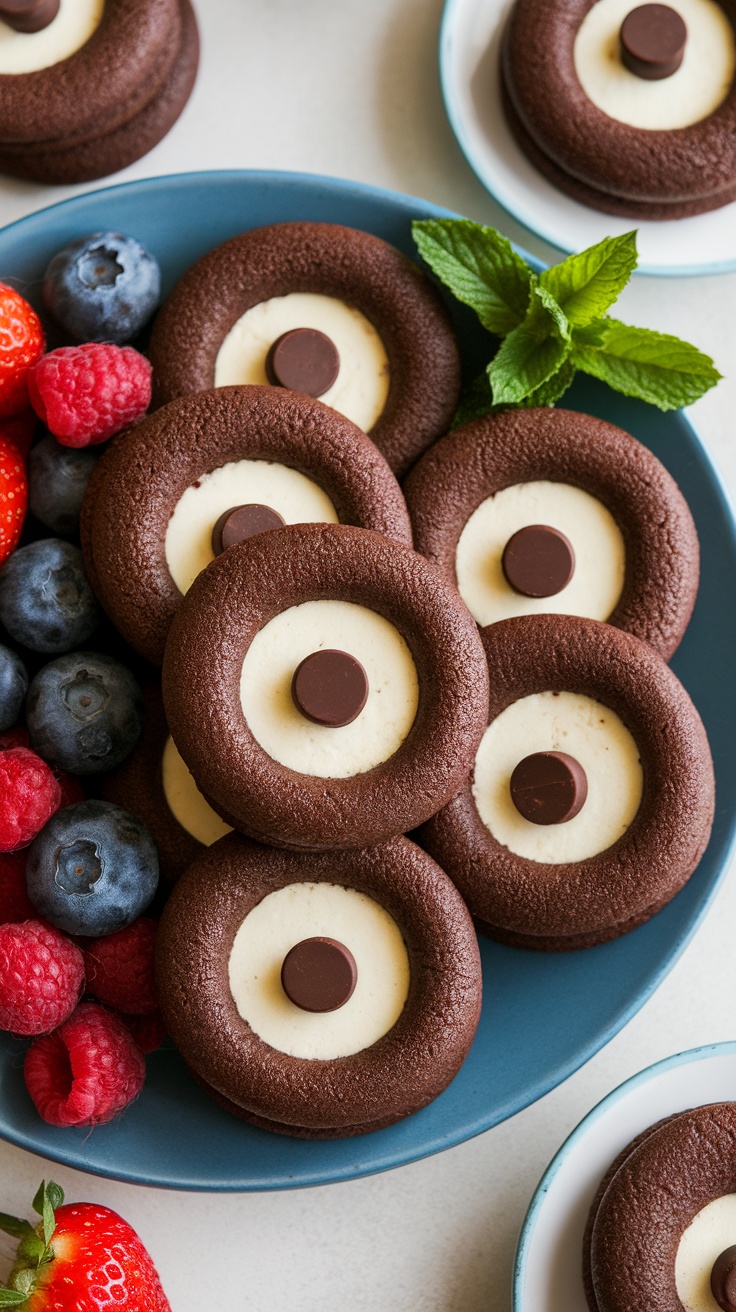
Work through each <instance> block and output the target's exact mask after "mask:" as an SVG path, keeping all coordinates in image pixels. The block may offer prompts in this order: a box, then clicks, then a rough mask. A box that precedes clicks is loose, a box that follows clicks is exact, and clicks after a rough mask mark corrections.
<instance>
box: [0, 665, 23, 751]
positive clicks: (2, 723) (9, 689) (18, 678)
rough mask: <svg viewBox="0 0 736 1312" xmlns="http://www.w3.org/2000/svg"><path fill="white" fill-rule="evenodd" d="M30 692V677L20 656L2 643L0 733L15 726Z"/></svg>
mask: <svg viewBox="0 0 736 1312" xmlns="http://www.w3.org/2000/svg"><path fill="white" fill-rule="evenodd" d="M27 691H28V675H27V674H26V667H25V665H24V664H23V662H22V660H21V658H20V656H16V654H15V652H14V651H11V650H10V648H9V647H4V646H3V644H2V643H0V733H2V732H3V731H4V730H5V729H9V728H10V726H11V724H15V722H16V720H17V719H18V716H19V715H20V708H21V706H22V705H23V698H24V697H25V695H26V693H27Z"/></svg>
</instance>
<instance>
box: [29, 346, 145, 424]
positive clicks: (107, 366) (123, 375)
mask: <svg viewBox="0 0 736 1312" xmlns="http://www.w3.org/2000/svg"><path fill="white" fill-rule="evenodd" d="M28 390H29V393H30V397H31V404H32V406H33V408H34V410H35V411H36V414H37V415H39V416H40V418H41V419H43V421H44V423H45V424H47V425H48V427H49V428H50V429H51V432H52V433H53V434H54V436H55V437H56V438H57V439H58V440H59V442H61V445H62V446H94V445H96V444H97V443H98V442H106V441H107V439H108V437H112V436H113V435H114V434H115V433H119V432H120V430H121V428H125V426H126V424H131V423H132V422H133V420H134V419H140V417H141V415H142V414H145V412H146V410H147V409H148V407H149V405H150V404H151V365H150V363H149V361H148V360H147V359H146V358H145V356H143V355H141V354H140V352H139V351H135V350H133V347H132V346H112V345H110V344H109V343H107V342H85V344H84V345H83V346H60V347H59V348H58V350H56V351H49V353H48V355H44V356H43V357H42V358H41V359H40V360H39V362H38V364H36V365H34V367H33V369H32V370H31V371H30V373H29V375H28Z"/></svg>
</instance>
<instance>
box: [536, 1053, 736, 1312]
mask: <svg viewBox="0 0 736 1312" xmlns="http://www.w3.org/2000/svg"><path fill="white" fill-rule="evenodd" d="M732 1055H736V1039H726V1040H724V1041H723V1042H720V1043H704V1044H701V1045H700V1046H699V1047H697V1048H687V1049H685V1051H683V1052H676V1053H673V1054H672V1056H670V1057H662V1058H660V1060H659V1061H655V1062H652V1064H651V1066H645V1067H644V1068H643V1070H640V1071H636V1072H635V1074H634V1075H630V1076H629V1078H628V1079H626V1080H623V1081H622V1083H621V1084H617V1085H616V1087H615V1088H614V1089H611V1091H610V1093H607V1094H605V1095H604V1097H603V1098H601V1099H600V1101H599V1102H597V1103H596V1104H595V1106H594V1107H592V1108H591V1110H590V1111H589V1112H588V1113H587V1114H586V1115H585V1116H584V1117H583V1119H582V1120H581V1121H579V1122H578V1124H577V1125H576V1126H575V1128H574V1130H571V1132H570V1134H568V1136H567V1138H566V1139H565V1140H564V1142H563V1143H562V1144H561V1145H560V1147H559V1148H558V1149H557V1152H556V1153H555V1155H554V1157H553V1158H552V1161H551V1162H550V1164H549V1166H548V1167H547V1169H546V1170H545V1172H544V1175H543V1176H542V1178H541V1180H540V1181H539V1184H538V1185H537V1187H536V1189H535V1190H534V1193H533V1195H532V1200H531V1202H530V1204H529V1207H528V1209H527V1212H526V1216H525V1217H524V1222H523V1224H522V1227H521V1232H520V1234H519V1240H518V1243H517V1246H516V1253H515V1256H514V1274H513V1312H524V1304H523V1300H524V1288H523V1285H524V1276H525V1272H526V1259H527V1253H528V1251H529V1245H530V1243H531V1238H532V1234H533V1231H534V1227H535V1225H536V1222H537V1217H538V1215H539V1211H540V1209H541V1207H542V1205H543V1204H544V1201H545V1199H546V1196H547V1193H548V1192H549V1189H550V1186H551V1184H552V1182H553V1180H554V1179H555V1177H556V1175H557V1173H558V1171H559V1170H560V1168H561V1167H562V1164H563V1162H564V1161H565V1160H566V1158H567V1155H568V1153H569V1152H570V1150H571V1149H572V1148H574V1147H575V1145H576V1144H577V1143H579V1141H580V1140H581V1139H584V1138H585V1136H586V1134H587V1133H588V1131H589V1130H590V1128H591V1127H592V1126H593V1125H595V1124H596V1122H597V1121H599V1120H600V1118H601V1117H602V1116H604V1115H605V1114H606V1113H607V1112H608V1111H609V1110H610V1108H612V1107H614V1106H615V1105H616V1103H617V1102H619V1101H620V1099H621V1098H623V1097H625V1096H626V1094H628V1093H631V1092H633V1091H634V1090H635V1089H637V1088H639V1087H640V1086H641V1085H643V1084H648V1083H649V1081H650V1080H652V1079H654V1078H655V1076H657V1075H660V1074H663V1073H664V1072H665V1071H668V1070H674V1069H675V1068H676V1067H677V1066H686V1065H689V1064H692V1063H694V1062H696V1061H704V1060H707V1059H708V1058H710V1057H721V1056H723V1057H725V1056H732Z"/></svg>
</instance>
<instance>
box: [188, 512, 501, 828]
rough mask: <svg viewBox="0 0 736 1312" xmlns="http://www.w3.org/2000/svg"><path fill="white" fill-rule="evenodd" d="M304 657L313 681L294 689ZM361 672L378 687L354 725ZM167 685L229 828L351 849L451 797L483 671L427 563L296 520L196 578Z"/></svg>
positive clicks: (479, 727) (478, 729)
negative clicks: (340, 660) (343, 666)
mask: <svg viewBox="0 0 736 1312" xmlns="http://www.w3.org/2000/svg"><path fill="white" fill-rule="evenodd" d="M213 635H216V641H214V642H213V640H212V638H213ZM335 651H337V652H339V653H340V654H341V655H342V656H344V657H346V658H347V669H348V671H349V674H345V677H344V679H343V677H342V676H340V677H339V678H336V677H335V676H334V672H333V673H330V671H329V670H328V671H327V678H326V681H325V686H324V687H321V686H320V679H319V678H318V677H316V675H319V673H320V671H319V665H320V664H321V663H322V662H321V659H320V661H318V662H317V663H316V666H317V668H316V672H315V668H314V663H313V660H312V658H313V657H314V656H315V655H317V654H319V656H320V658H321V657H328V660H327V665H331V661H330V659H329V656H330V654H331V653H334V652H335ZM307 659H309V662H310V664H311V665H312V670H311V673H312V676H315V677H313V678H311V679H300V678H298V679H296V681H295V677H294V676H295V675H296V674H298V672H299V671H300V669H301V667H302V666H304V665H305V663H306V661H307ZM351 660H352V665H351V664H350V662H351ZM356 665H357V666H358V667H362V671H363V676H364V679H365V682H367V685H368V695H367V702H366V705H365V709H364V710H363V711H361V712H358V713H357V718H355V716H356V710H357V705H358V703H359V701H360V700H361V699H362V697H363V695H364V694H365V686H364V683H363V682H362V681H361V679H360V668H359V669H358V670H357V671H356V670H355V668H354V666H356ZM322 673H324V670H323V671H322ZM163 694H164V704H165V707H166V715H167V718H168V721H169V724H170V726H171V732H172V735H173V737H174V740H175V742H176V744H177V747H178V748H179V750H180V752H181V754H182V756H183V758H184V760H185V761H186V763H187V765H188V766H189V768H190V770H191V771H192V774H193V775H194V778H195V779H196V781H197V783H198V785H199V787H200V788H201V790H202V792H203V793H204V795H205V796H206V797H207V800H208V801H209V802H211V804H212V805H213V806H214V808H215V810H217V811H218V812H219V813H220V814H221V815H222V816H223V818H224V819H225V820H227V821H228V822H229V823H230V824H233V825H234V826H235V827H236V828H237V829H240V830H242V831H243V832H245V833H248V834H250V835H251V836H252V837H254V838H257V839H258V840H260V841H265V842H271V843H274V844H276V845H278V846H283V847H290V848H297V849H320V848H341V847H359V846H363V845H364V844H367V843H378V842H381V841H382V840H384V839H386V838H390V837H393V836H394V835H395V834H399V833H403V832H404V831H405V830H406V829H409V828H411V827H412V826H414V825H417V824H420V823H421V821H422V820H426V819H427V818H428V817H429V816H430V815H432V814H433V813H434V812H435V811H436V810H438V809H439V807H440V806H443V805H444V804H445V802H446V801H448V800H449V798H450V797H452V796H453V795H454V793H455V792H457V790H458V788H459V787H460V786H461V785H462V783H463V781H464V779H465V778H466V777H467V773H468V771H469V769H470V766H471V764H472V760H473V756H474V753H475V750H476V747H477V745H478V742H479V741H480V737H481V735H482V733H483V727H484V723H485V712H486V700H485V699H486V697H487V670H486V664H485V659H484V655H483V647H482V644H481V642H480V639H479V638H478V632H477V628H476V626H475V624H474V622H473V619H472V617H471V615H470V614H469V613H468V611H467V610H466V609H465V607H464V605H463V603H462V601H461V600H460V598H459V597H458V595H457V593H456V592H455V590H454V588H452V587H450V586H449V585H448V584H447V583H446V582H445V580H444V579H443V578H442V577H441V576H440V575H439V573H438V572H437V570H435V569H434V567H433V566H432V565H430V564H429V563H428V562H427V561H425V560H424V559H423V558H422V557H421V556H419V555H417V554H416V553H415V552H412V551H410V550H409V549H408V548H407V547H403V546H401V545H399V544H398V543H396V542H392V541H391V540H390V539H388V538H387V537H383V536H381V535H379V534H377V533H370V532H367V531H366V530H364V529H357V528H348V527H343V526H342V525H335V524H299V525H296V526H293V527H288V528H283V529H277V530H275V531H274V532H271V533H264V534H261V535H260V536H258V537H254V538H251V539H249V540H248V541H246V542H242V543H239V544H238V545H237V546H234V547H232V548H231V549H230V550H229V551H226V552H225V553H224V554H223V555H222V556H220V557H218V559H217V560H215V561H213V563H212V564H211V565H210V566H209V567H208V568H207V569H206V570H205V571H204V573H203V574H201V575H200V577H199V578H198V579H197V580H196V581H195V583H194V585H193V586H192V588H191V589H190V591H189V592H188V594H187V596H186V597H185V598H184V600H183V602H182V604H181V606H180V607H179V610H178V612H177V614H176V616H175V618H174V621H173V623H172V626H171V630H170V632H169V637H168V640H167V644H166V654H165V657H164V667H163ZM315 721H316V723H315Z"/></svg>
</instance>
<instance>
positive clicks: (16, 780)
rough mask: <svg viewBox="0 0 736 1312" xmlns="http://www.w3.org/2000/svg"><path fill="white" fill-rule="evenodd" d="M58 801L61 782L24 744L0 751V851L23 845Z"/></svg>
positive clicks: (24, 845)
mask: <svg viewBox="0 0 736 1312" xmlns="http://www.w3.org/2000/svg"><path fill="white" fill-rule="evenodd" d="M60 803H61V785H60V783H59V781H58V779H55V778H54V775H53V772H52V771H51V770H50V769H49V767H48V765H47V764H46V762H45V761H42V760H41V757H40V756H37V755H36V753H35V752H32V751H31V750H30V748H28V747H11V748H9V749H8V751H5V752H0V852H14V851H15V850H16V848H18V847H26V846H27V845H28V843H30V842H31V840H32V839H33V838H35V837H36V834H37V833H39V831H40V830H41V829H43V826H44V825H45V824H46V821H47V820H50V819H51V816H52V815H53V814H54V812H55V811H58V809H59V805H60Z"/></svg>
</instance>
